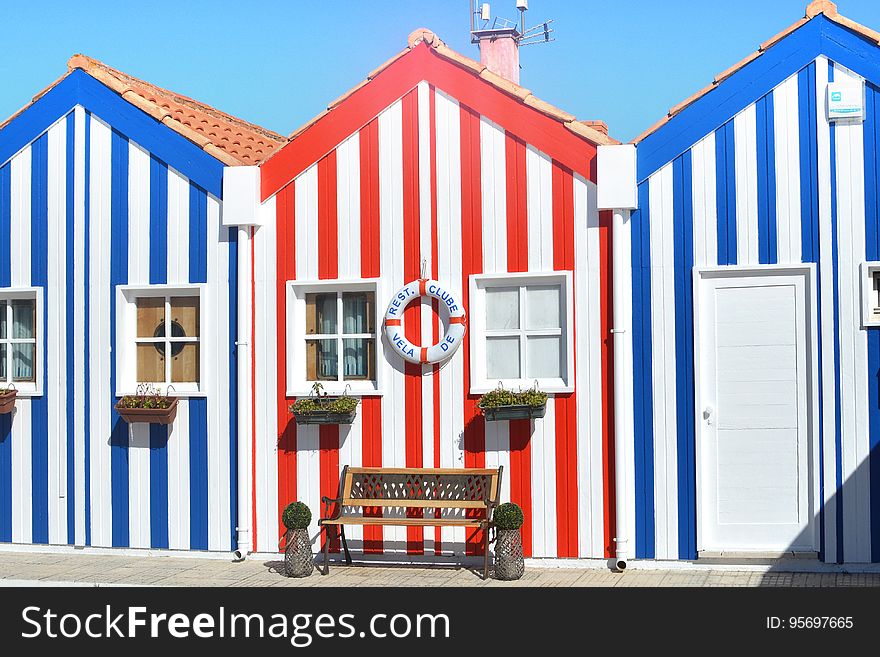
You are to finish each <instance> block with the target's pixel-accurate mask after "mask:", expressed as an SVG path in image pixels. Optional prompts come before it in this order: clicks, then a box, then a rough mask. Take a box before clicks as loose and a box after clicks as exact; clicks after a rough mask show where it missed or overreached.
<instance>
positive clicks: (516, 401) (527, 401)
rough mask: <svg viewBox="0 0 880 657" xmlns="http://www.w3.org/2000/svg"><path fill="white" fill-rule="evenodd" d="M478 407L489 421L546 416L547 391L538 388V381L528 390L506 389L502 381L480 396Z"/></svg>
mask: <svg viewBox="0 0 880 657" xmlns="http://www.w3.org/2000/svg"><path fill="white" fill-rule="evenodd" d="M477 408H479V409H480V411H481V412H482V413H483V417H484V418H486V421H487V422H495V421H498V420H530V419H532V418H537V417H544V414H545V413H546V412H547V393H546V392H541V391H540V390H538V384H537V382H536V383H535V385H534V386H533V387H531V388H529V389H528V390H520V391H519V392H514V391H513V390H506V389H505V388H504V386H502V385H501V384H500V383H499V384H498V387H497V388H495V390H490V391H489V392H487V393H486V394H485V395H483V396H482V397H480V400H479V402H477Z"/></svg>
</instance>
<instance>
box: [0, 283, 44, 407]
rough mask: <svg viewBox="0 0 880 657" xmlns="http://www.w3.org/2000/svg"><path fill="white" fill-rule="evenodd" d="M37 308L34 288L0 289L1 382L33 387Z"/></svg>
mask: <svg viewBox="0 0 880 657" xmlns="http://www.w3.org/2000/svg"><path fill="white" fill-rule="evenodd" d="M37 308H38V304H37V294H36V292H33V291H22V292H11V291H8V290H0V385H3V386H7V385H9V384H10V383H11V384H13V385H14V386H15V387H16V388H17V389H19V390H31V391H35V389H36V385H37V372H38V371H39V368H38V360H37V357H38V355H39V354H38V346H37V333H38V331H37Z"/></svg>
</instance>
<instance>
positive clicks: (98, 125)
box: [87, 116, 179, 547]
mask: <svg viewBox="0 0 880 657" xmlns="http://www.w3.org/2000/svg"><path fill="white" fill-rule="evenodd" d="M90 136H91V144H90V156H91V162H90V164H91V170H90V175H89V181H90V189H89V190H87V193H88V194H89V286H88V289H89V318H88V327H89V381H88V383H87V385H89V386H90V389H89V398H90V400H91V408H90V409H89V439H90V447H89V458H90V460H91V463H90V466H89V467H90V473H89V484H90V488H91V491H90V495H91V519H92V530H91V536H92V545H93V546H96V547H109V546H110V545H111V544H112V525H111V523H112V513H111V496H112V492H111V487H110V483H111V478H110V432H111V427H110V393H111V391H110V357H111V353H110V344H111V342H110V295H109V290H110V187H111V186H110V171H111V167H110V151H111V137H112V133H111V131H110V128H109V127H108V126H107V125H106V124H104V123H102V122H101V121H100V120H98V119H97V118H96V117H95V116H92V119H91V135H90ZM178 421H179V420H178Z"/></svg>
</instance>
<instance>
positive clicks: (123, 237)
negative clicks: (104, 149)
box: [104, 130, 129, 547]
mask: <svg viewBox="0 0 880 657" xmlns="http://www.w3.org/2000/svg"><path fill="white" fill-rule="evenodd" d="M128 148H129V146H128V139H126V138H125V137H124V136H123V135H122V134H120V133H119V132H117V131H116V130H114V131H113V134H112V137H111V147H110V289H109V290H106V291H104V293H105V294H108V295H109V297H110V335H111V336H115V335H116V286H117V285H125V284H126V283H127V282H128ZM106 403H109V404H110V426H111V434H110V489H111V491H112V492H111V496H112V497H111V502H110V506H111V517H112V519H113V521H112V543H113V547H128V545H129V531H128V530H129V517H128V516H129V513H128V444H129V441H128V425H127V424H126V423H125V422H124V421H123V420H122V419H121V418H120V417H119V414H118V413H116V411H115V410H113V405H114V404H115V403H116V359H115V357H114V358H110V398H109V399H108V400H107V401H106Z"/></svg>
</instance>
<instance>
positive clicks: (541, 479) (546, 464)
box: [531, 397, 557, 557]
mask: <svg viewBox="0 0 880 657" xmlns="http://www.w3.org/2000/svg"><path fill="white" fill-rule="evenodd" d="M555 411H556V400H555V399H554V398H553V397H551V398H549V399H548V400H547V413H546V415H545V416H544V417H543V418H540V419H536V420H535V421H534V425H533V427H534V428H533V430H532V438H531V443H532V472H531V475H532V556H534V557H555V556H556V554H557V550H556V516H557V513H556V412H555Z"/></svg>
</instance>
